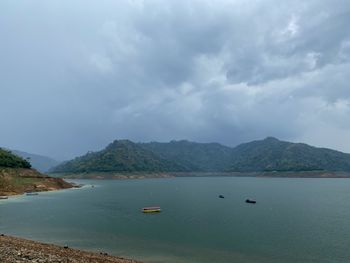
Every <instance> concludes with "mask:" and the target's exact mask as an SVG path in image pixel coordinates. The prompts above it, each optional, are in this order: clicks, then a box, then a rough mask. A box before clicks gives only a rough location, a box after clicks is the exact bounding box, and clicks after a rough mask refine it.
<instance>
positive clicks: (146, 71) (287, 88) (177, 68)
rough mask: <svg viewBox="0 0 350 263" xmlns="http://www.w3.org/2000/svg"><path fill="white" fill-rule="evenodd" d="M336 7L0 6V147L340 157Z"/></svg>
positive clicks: (348, 59)
mask: <svg viewBox="0 0 350 263" xmlns="http://www.w3.org/2000/svg"><path fill="white" fill-rule="evenodd" d="M349 24H350V5H349V4H348V2H347V1H345V0H343V1H342V0H332V1H331V0H325V1H322V2H321V1H314V0H310V1H307V2H305V1H294V0H293V1H292V0H290V1H283V3H279V2H276V1H271V0H264V1H262V0H252V1H246V0H236V1H224V0H219V1H218V0H216V1H204V0H201V1H199V0H192V1H185V0H179V1H171V0H168V1H160V0H148V1H136V0H134V1H132V0H129V1H126V0H125V1H112V0H105V1H86V0H84V1H83V0H80V1H74V2H72V1H68V0H66V1H58V0H57V1H37V0H30V1H25V2H24V1H23V2H22V3H21V4H19V3H18V2H14V1H11V0H4V1H1V3H0V39H1V41H0V58H1V59H0V92H1V93H0V94H1V97H0V98H1V103H0V113H1V129H0V145H3V146H7V147H10V148H17V149H20V150H26V151H31V152H36V153H41V154H47V155H51V156H54V157H56V158H60V159H65V158H70V157H72V156H75V155H77V154H81V153H84V152H86V151H88V150H94V149H99V148H102V147H103V146H104V145H105V144H107V143H109V142H110V141H111V140H113V139H116V138H129V139H132V140H136V141H150V140H158V141H167V140H171V139H189V140H195V141H201V142H209V141H217V142H221V143H223V144H227V145H235V144H237V143H240V142H243V141H248V140H252V139H259V138H263V137H266V136H270V135H271V136H276V137H279V138H281V139H286V140H291V141H303V142H307V143H310V144H314V145H318V146H325V147H331V148H335V149H339V150H343V151H347V152H350V89H349V78H350V77H349V73H350V31H349V29H348V26H349Z"/></svg>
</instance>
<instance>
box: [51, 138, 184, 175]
mask: <svg viewBox="0 0 350 263" xmlns="http://www.w3.org/2000/svg"><path fill="white" fill-rule="evenodd" d="M187 170H188V169H187V168H186V167H182V166H181V165H180V164H177V163H175V162H173V161H170V160H165V159H163V158H161V157H160V156H157V155H156V154H154V153H153V152H151V151H149V150H147V149H144V148H143V147H141V146H139V145H137V144H135V143H133V142H131V141H129V140H115V141H114V142H113V143H111V144H109V145H108V146H107V147H106V148H105V149H104V150H102V151H99V152H89V153H87V154H85V155H84V156H81V157H77V158H75V159H73V160H71V161H68V162H65V163H62V164H61V165H58V166H56V167H54V168H53V169H51V171H50V172H53V173H66V172H69V173H87V172H139V171H141V172H166V171H187Z"/></svg>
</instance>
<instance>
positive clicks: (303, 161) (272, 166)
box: [227, 137, 350, 172]
mask: <svg viewBox="0 0 350 263" xmlns="http://www.w3.org/2000/svg"><path fill="white" fill-rule="evenodd" d="M232 153H233V156H232V162H231V164H230V167H229V168H228V169H227V170H228V171H237V172H256V171H315V170H325V171H350V154H346V153H342V152H338V151H334V150H330V149H326V148H317V147H313V146H309V145H307V144H304V143H291V142H285V141H280V140H278V139H276V138H273V137H268V138H266V139H264V140H259V141H252V142H249V143H244V144H240V145H238V146H237V147H235V148H233V152H232Z"/></svg>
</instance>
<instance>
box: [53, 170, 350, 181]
mask: <svg viewBox="0 0 350 263" xmlns="http://www.w3.org/2000/svg"><path fill="white" fill-rule="evenodd" d="M51 176H53V177H61V178H64V179H101V180H104V179H115V180H123V179H156V178H175V177H218V176H223V177H262V178H265V177H266V178H269V177H274V178H350V172H342V171H336V172H335V171H300V172H295V171H272V172H270V171H269V172H176V173H143V172H130V173H126V172H124V173H115V172H105V173H103V172H90V173H65V174H51Z"/></svg>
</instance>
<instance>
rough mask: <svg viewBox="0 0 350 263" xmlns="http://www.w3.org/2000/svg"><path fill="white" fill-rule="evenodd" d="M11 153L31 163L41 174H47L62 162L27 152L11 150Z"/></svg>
mask: <svg viewBox="0 0 350 263" xmlns="http://www.w3.org/2000/svg"><path fill="white" fill-rule="evenodd" d="M11 152H12V153H13V154H15V155H17V156H20V157H22V158H24V159H26V160H28V161H29V162H30V164H31V165H32V167H33V168H34V169H36V170H38V171H39V172H41V173H45V172H47V171H49V170H50V168H52V167H54V166H56V165H58V164H59V163H60V162H58V161H56V160H54V159H52V158H50V157H46V156H42V155H38V154H32V153H27V152H21V151H16V150H11Z"/></svg>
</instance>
